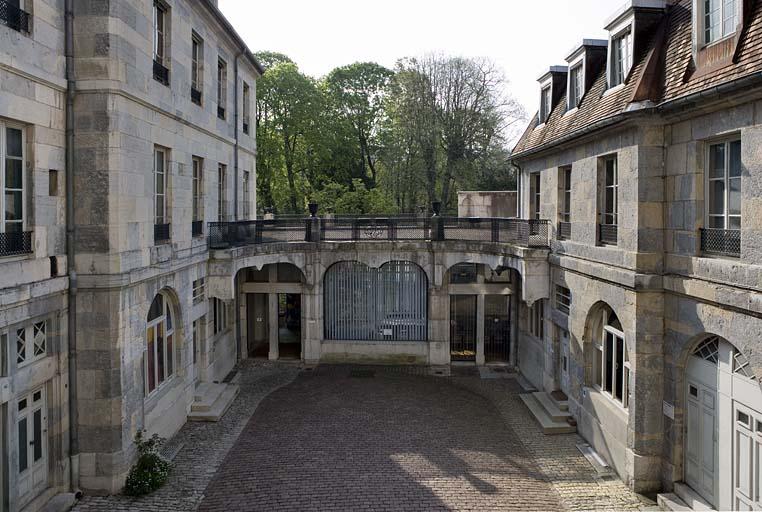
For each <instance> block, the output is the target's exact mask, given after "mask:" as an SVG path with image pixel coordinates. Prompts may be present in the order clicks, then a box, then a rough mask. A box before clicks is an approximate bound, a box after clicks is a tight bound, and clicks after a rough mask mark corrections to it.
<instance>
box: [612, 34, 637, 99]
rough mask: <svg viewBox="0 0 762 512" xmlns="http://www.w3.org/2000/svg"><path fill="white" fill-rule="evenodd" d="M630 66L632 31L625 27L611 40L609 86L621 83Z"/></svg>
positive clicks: (625, 77)
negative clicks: (625, 29)
mask: <svg viewBox="0 0 762 512" xmlns="http://www.w3.org/2000/svg"><path fill="white" fill-rule="evenodd" d="M631 67H632V31H631V30H630V29H627V31H626V32H624V33H623V34H621V35H619V36H617V37H615V38H614V39H613V40H612V41H611V73H610V82H611V83H610V86H611V87H616V86H617V85H620V84H623V83H624V81H625V80H626V79H627V74H628V73H629V72H630V68H631Z"/></svg>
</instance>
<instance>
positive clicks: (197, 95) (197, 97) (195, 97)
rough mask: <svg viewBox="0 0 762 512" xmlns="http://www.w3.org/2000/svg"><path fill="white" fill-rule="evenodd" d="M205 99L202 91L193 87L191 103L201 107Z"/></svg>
mask: <svg viewBox="0 0 762 512" xmlns="http://www.w3.org/2000/svg"><path fill="white" fill-rule="evenodd" d="M202 97H203V94H202V93H201V91H199V90H198V89H196V88H195V87H191V101H192V102H193V103H195V104H196V105H199V106H201V98H202Z"/></svg>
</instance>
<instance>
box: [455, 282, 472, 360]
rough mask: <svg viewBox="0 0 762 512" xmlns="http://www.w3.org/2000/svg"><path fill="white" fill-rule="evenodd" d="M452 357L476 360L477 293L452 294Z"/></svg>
mask: <svg viewBox="0 0 762 512" xmlns="http://www.w3.org/2000/svg"><path fill="white" fill-rule="evenodd" d="M450 359H451V360H452V361H476V295H450Z"/></svg>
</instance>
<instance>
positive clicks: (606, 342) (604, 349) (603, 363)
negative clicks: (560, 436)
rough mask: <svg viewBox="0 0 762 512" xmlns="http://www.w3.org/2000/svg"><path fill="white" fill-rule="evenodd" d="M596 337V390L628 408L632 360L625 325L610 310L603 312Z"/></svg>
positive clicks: (594, 362) (594, 367) (595, 331)
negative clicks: (625, 335) (625, 337)
mask: <svg viewBox="0 0 762 512" xmlns="http://www.w3.org/2000/svg"><path fill="white" fill-rule="evenodd" d="M600 315H601V316H600V320H599V322H598V325H597V326H596V328H595V330H594V332H593V335H594V340H593V341H594V346H595V352H594V361H593V374H594V383H595V387H596V388H598V389H599V390H600V391H601V392H603V393H604V394H605V395H608V396H609V397H611V398H612V399H613V400H615V401H617V402H619V403H620V404H621V405H622V407H625V408H627V407H628V405H629V383H630V358H629V356H628V354H627V343H626V342H625V339H624V332H623V330H622V324H621V323H620V322H619V319H618V318H617V316H616V314H614V312H613V311H611V309H609V308H608V307H606V308H603V311H601V313H600Z"/></svg>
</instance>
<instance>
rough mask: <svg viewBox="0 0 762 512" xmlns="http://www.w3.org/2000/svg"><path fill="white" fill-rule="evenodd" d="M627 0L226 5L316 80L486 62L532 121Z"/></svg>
mask: <svg viewBox="0 0 762 512" xmlns="http://www.w3.org/2000/svg"><path fill="white" fill-rule="evenodd" d="M623 3H624V0H529V1H519V0H458V1H455V0H377V1H374V2H368V1H366V0H319V1H318V0H269V1H253V0H219V5H220V8H221V10H222V12H223V13H224V14H225V15H226V16H227V18H228V19H229V20H230V21H231V22H232V24H233V25H234V26H235V28H236V30H237V31H238V33H239V34H240V35H241V36H242V37H243V39H244V40H245V41H246V43H247V44H248V46H249V48H250V49H251V50H252V51H254V52H257V51H260V50H271V51H278V52H281V53H285V54H286V55H288V56H289V57H291V58H292V59H293V60H294V61H295V62H296V63H297V64H298V65H299V68H300V69H301V70H302V71H303V72H305V73H307V74H309V75H312V76H314V77H320V76H323V75H325V74H327V73H328V72H329V71H331V70H332V69H333V68H335V67H337V66H342V65H345V64H351V63H353V62H358V61H374V62H378V63H379V64H382V65H385V66H388V67H393V66H394V63H395V62H396V61H397V59H399V58H401V57H409V56H418V55H423V54H426V53H432V52H433V53H442V54H446V55H457V56H464V57H488V58H490V59H492V60H493V61H494V62H495V63H496V64H497V65H498V66H500V67H501V68H502V69H503V71H504V73H505V75H506V77H507V79H508V80H509V84H508V92H509V94H511V95H512V96H513V97H514V98H516V99H517V100H518V101H519V102H520V103H521V104H522V105H523V106H524V108H525V109H526V111H527V113H528V114H529V115H532V114H534V113H535V112H536V111H537V107H538V105H537V104H538V102H539V85H538V84H537V78H539V77H540V75H542V74H543V73H544V72H545V71H547V69H548V68H549V67H550V66H551V65H559V64H561V65H563V64H564V63H565V62H564V59H565V58H566V56H567V55H568V53H569V52H570V51H571V50H572V49H573V48H574V47H575V46H576V45H578V44H579V43H581V42H582V39H583V38H588V39H590V38H601V39H603V38H606V32H605V31H604V30H603V27H604V25H605V21H606V20H607V19H608V18H609V17H610V16H611V15H612V14H614V12H615V11H616V10H617V8H618V7H620V6H621V5H622V4H623Z"/></svg>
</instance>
